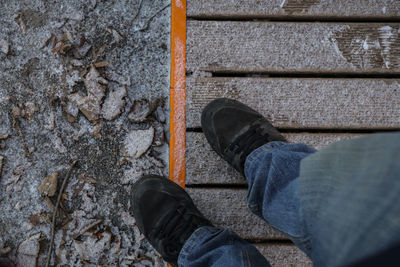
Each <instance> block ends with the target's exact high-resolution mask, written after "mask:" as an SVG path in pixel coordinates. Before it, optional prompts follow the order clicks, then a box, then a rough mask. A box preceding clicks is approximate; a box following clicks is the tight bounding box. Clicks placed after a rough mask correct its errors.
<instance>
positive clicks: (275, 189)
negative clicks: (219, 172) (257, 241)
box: [201, 98, 315, 255]
mask: <svg viewBox="0 0 400 267" xmlns="http://www.w3.org/2000/svg"><path fill="white" fill-rule="evenodd" d="M201 123H202V128H203V132H204V134H205V136H206V138H207V140H208V142H209V143H210V145H211V147H212V148H213V149H214V150H215V151H216V152H217V153H218V154H219V155H220V156H221V157H222V158H223V159H225V160H226V161H227V162H228V163H229V164H231V165H232V166H233V167H234V168H235V169H236V170H237V171H239V172H240V173H242V174H244V175H245V176H246V178H247V180H248V184H249V193H248V203H249V206H250V208H251V210H252V211H253V212H254V213H255V214H257V215H258V216H260V217H261V218H263V219H265V220H266V221H267V222H268V223H269V224H271V225H272V226H273V227H275V228H277V229H279V230H281V231H282V232H284V233H286V234H287V235H288V237H289V238H291V239H292V240H293V242H295V244H296V245H297V246H299V247H300V248H301V249H302V250H303V251H304V252H306V254H307V255H310V249H309V244H308V242H307V236H308V235H307V233H306V229H305V224H304V222H303V219H302V216H301V214H300V207H299V205H300V201H299V190H298V180H297V178H298V176H299V170H300V161H301V160H302V159H303V158H305V157H307V156H308V155H310V154H312V153H314V152H315V149H313V148H311V147H308V146H306V145H304V144H288V143H287V142H286V140H285V138H284V137H283V136H282V135H281V134H280V133H279V132H278V131H277V130H276V129H275V128H274V127H273V126H272V125H271V124H270V123H269V122H268V121H267V120H266V119H265V118H264V117H263V116H262V115H261V114H259V113H258V112H257V111H255V110H252V109H251V108H249V107H247V106H246V105H244V104H242V103H240V102H238V101H235V100H231V99H224V98H223V99H216V100H214V101H212V102H210V103H209V104H208V105H207V106H206V107H205V108H204V110H203V113H202V117H201Z"/></svg>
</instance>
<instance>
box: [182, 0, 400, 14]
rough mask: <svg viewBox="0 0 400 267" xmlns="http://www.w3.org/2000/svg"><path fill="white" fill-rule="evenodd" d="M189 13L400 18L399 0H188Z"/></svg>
mask: <svg viewBox="0 0 400 267" xmlns="http://www.w3.org/2000/svg"><path fill="white" fill-rule="evenodd" d="M187 15H188V16H190V17H196V18H210V17H242V18H252V17H257V18H281V19H284V18H288V19H290V18H320V19H332V18H351V19H357V18H358V19H360V18H365V19H371V18H372V19H395V18H397V19H398V18H400V1H387V0H374V1H368V3H366V2H364V3H361V2H360V1H359V0H245V1H237V0H202V1H199V0H188V9H187Z"/></svg>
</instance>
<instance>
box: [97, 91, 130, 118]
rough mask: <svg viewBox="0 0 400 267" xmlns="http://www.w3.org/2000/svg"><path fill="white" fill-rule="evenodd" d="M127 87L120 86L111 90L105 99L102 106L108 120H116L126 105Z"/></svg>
mask: <svg viewBox="0 0 400 267" xmlns="http://www.w3.org/2000/svg"><path fill="white" fill-rule="evenodd" d="M126 93H127V92H126V88H125V87H120V88H118V89H117V90H114V91H111V92H110V93H109V94H108V97H107V98H106V100H105V101H104V104H103V107H102V116H103V118H104V119H106V120H114V119H116V118H117V117H118V116H119V115H120V114H121V111H122V109H123V108H124V106H125V100H124V98H125V97H126Z"/></svg>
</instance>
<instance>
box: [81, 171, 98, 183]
mask: <svg viewBox="0 0 400 267" xmlns="http://www.w3.org/2000/svg"><path fill="white" fill-rule="evenodd" d="M86 175H87V173H86V172H84V173H81V174H79V175H78V179H79V180H81V181H82V182H85V183H89V184H96V183H97V181H96V180H95V179H93V178H90V177H88V176H86Z"/></svg>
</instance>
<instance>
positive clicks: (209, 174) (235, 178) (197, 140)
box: [186, 132, 359, 185]
mask: <svg viewBox="0 0 400 267" xmlns="http://www.w3.org/2000/svg"><path fill="white" fill-rule="evenodd" d="M284 136H285V137H286V138H287V139H288V140H289V141H290V142H292V143H305V144H307V145H310V146H313V147H315V148H317V149H319V148H323V147H325V146H327V145H329V144H331V143H333V142H336V141H339V140H344V139H349V138H354V137H357V136H359V135H357V134H314V133H313V134H310V133H292V134H284ZM186 143H187V145H186V158H187V160H186V184H187V185H191V184H246V181H245V179H244V178H243V177H242V176H241V175H240V174H239V173H238V172H237V171H236V170H235V169H233V168H232V167H231V166H230V165H229V164H228V163H226V162H225V161H224V160H223V159H222V158H221V157H220V156H219V155H218V154H217V153H215V152H214V151H213V150H212V148H211V146H210V145H209V144H208V142H207V140H206V138H205V136H204V134H203V133H191V132H189V133H187V142H186Z"/></svg>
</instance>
